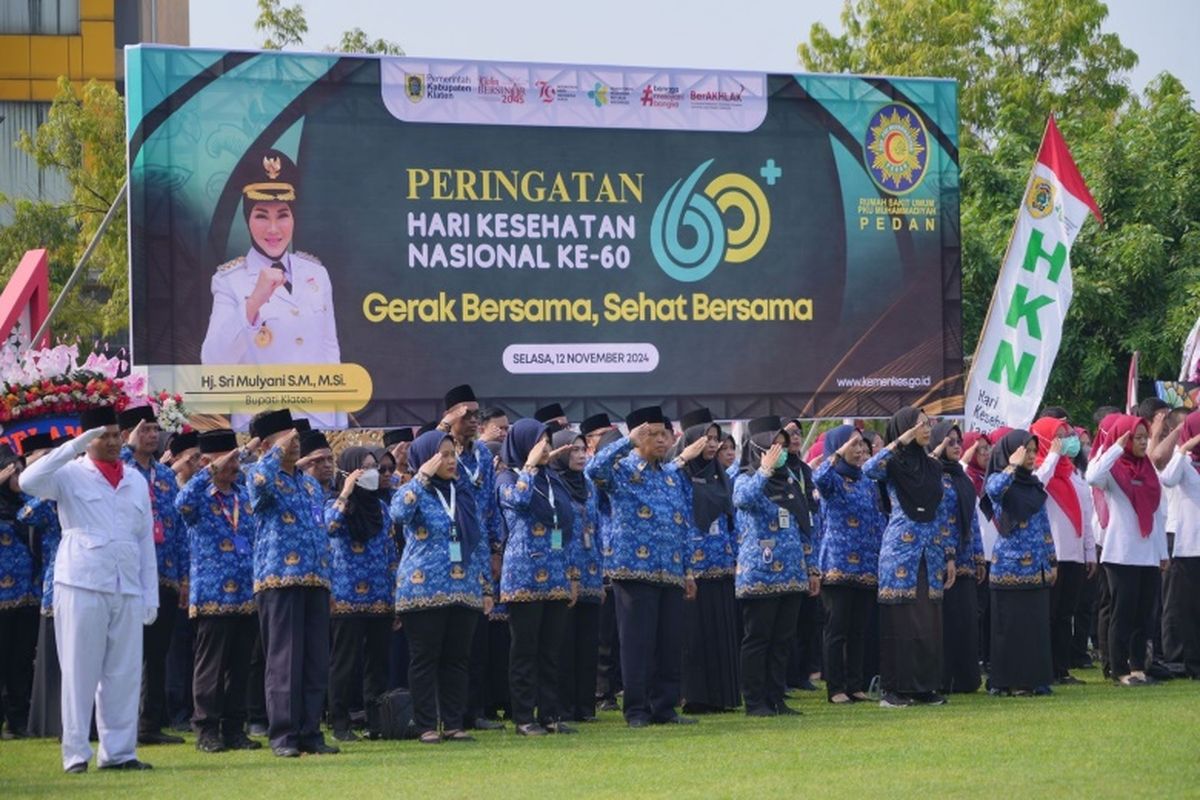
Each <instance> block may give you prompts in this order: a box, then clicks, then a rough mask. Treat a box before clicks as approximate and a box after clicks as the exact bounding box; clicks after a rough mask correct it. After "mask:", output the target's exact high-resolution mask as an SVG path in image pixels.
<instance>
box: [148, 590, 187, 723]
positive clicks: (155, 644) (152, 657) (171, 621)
mask: <svg viewBox="0 0 1200 800" xmlns="http://www.w3.org/2000/svg"><path fill="white" fill-rule="evenodd" d="M178 609H179V592H177V591H175V590H174V589H169V588H167V587H166V586H163V585H162V584H161V583H160V584H159V585H158V616H157V617H156V618H155V620H154V624H153V625H148V626H146V627H144V628H142V705H141V711H140V712H139V714H138V735H144V734H147V733H158V732H159V731H161V730H162V727H163V725H164V724H166V722H167V651H168V650H169V649H170V648H171V634H172V633H173V632H174V631H175V612H176V611H177V610H178Z"/></svg>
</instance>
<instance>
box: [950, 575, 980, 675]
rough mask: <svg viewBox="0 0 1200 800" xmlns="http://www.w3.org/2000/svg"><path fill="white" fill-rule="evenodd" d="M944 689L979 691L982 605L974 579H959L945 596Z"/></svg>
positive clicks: (960, 577)
mask: <svg viewBox="0 0 1200 800" xmlns="http://www.w3.org/2000/svg"><path fill="white" fill-rule="evenodd" d="M942 648H943V651H944V657H943V671H942V688H943V689H944V690H945V691H947V692H973V691H975V690H977V689H978V688H979V684H980V675H979V603H978V597H977V595H976V584H975V579H974V578H972V577H970V576H967V575H959V576H958V578H957V579H956V580H955V581H954V585H953V586H952V587H950V588H949V589H948V590H947V591H946V592H945V594H944V595H943V596H942Z"/></svg>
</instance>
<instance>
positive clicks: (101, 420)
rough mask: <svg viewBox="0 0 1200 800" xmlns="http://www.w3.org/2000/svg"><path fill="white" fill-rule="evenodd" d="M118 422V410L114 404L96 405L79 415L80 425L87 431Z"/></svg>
mask: <svg viewBox="0 0 1200 800" xmlns="http://www.w3.org/2000/svg"><path fill="white" fill-rule="evenodd" d="M116 424H117V410H116V409H115V408H113V407H112V406H96V407H95V408H89V409H87V410H86V411H84V412H83V413H82V414H80V415H79V427H80V428H82V429H83V430H85V431H90V430H91V429H92V428H103V427H104V426H106V425H116Z"/></svg>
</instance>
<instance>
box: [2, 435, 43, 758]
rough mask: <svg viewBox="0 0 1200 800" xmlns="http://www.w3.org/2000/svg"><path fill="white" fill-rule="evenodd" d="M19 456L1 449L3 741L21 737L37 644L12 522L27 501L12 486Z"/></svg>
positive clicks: (26, 557) (34, 605)
mask: <svg viewBox="0 0 1200 800" xmlns="http://www.w3.org/2000/svg"><path fill="white" fill-rule="evenodd" d="M21 468H22V465H21V456H19V455H17V453H16V452H15V451H14V450H13V449H12V448H11V447H9V446H8V445H0V642H2V643H3V644H0V690H2V691H0V695H2V696H3V697H4V709H3V711H4V714H3V719H0V722H4V721H5V720H7V722H8V729H7V731H5V737H6V738H24V737H25V735H26V733H25V728H26V724H27V723H28V720H29V691H30V688H31V687H32V685H33V656H34V648H35V647H36V646H37V628H38V624H37V620H38V594H39V591H38V586H37V575H36V573H35V571H34V566H33V556H32V554H31V553H30V551H29V538H30V537H29V527H28V526H27V525H25V524H24V523H22V522H20V521H19V520H18V519H17V515H18V514H19V513H20V511H21V508H22V507H23V506H24V505H25V504H26V502H28V501H29V500H31V499H32V498H30V497H28V496H27V495H24V494H22V493H21V489H20V485H19V484H18V482H17V479H18V477H19V476H20V474H21Z"/></svg>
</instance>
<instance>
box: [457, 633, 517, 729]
mask: <svg viewBox="0 0 1200 800" xmlns="http://www.w3.org/2000/svg"><path fill="white" fill-rule="evenodd" d="M491 654H492V646H491V636H490V631H489V630H488V620H487V617H486V616H484V615H482V614H481V615H480V618H479V621H478V622H476V623H475V634H474V635H473V636H472V637H471V655H470V661H469V662H468V664H467V711H466V718H465V720H464V721H465V722H466V724H467V727H468V728H471V727H474V725H475V720H477V719H479V718H481V717H483V716H485V713H484V709H485V707H486V705H487V697H488V678H489V677H490V676H489V675H488V667H489V666H490V665H491ZM506 674H507V673H506Z"/></svg>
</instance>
